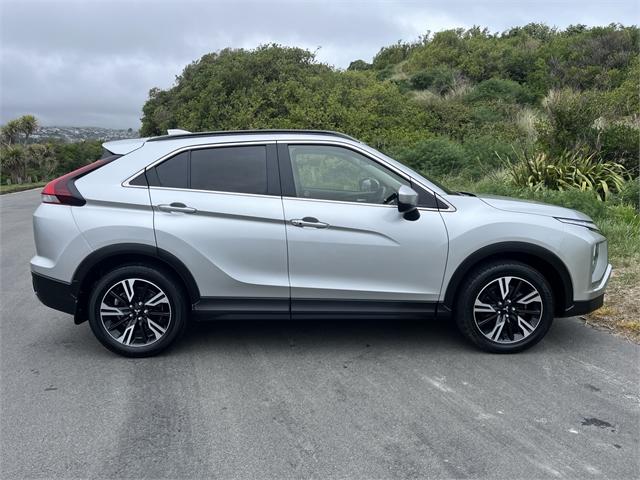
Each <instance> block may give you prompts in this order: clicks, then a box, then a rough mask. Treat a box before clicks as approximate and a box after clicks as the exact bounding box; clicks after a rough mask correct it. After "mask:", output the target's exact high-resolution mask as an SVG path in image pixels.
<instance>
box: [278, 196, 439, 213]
mask: <svg viewBox="0 0 640 480" xmlns="http://www.w3.org/2000/svg"><path fill="white" fill-rule="evenodd" d="M282 199H283V200H298V201H301V202H320V203H339V204H342V205H365V206H367V207H382V208H393V209H397V208H398V206H397V205H394V204H388V205H385V204H384V203H367V202H347V201H344V200H326V199H323V198H305V197H289V196H283V197H282ZM418 210H422V211H425V212H439V211H441V210H440V209H438V208H429V207H418Z"/></svg>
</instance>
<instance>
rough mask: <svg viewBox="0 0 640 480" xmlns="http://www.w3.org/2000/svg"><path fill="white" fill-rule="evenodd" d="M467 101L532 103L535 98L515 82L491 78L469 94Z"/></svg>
mask: <svg viewBox="0 0 640 480" xmlns="http://www.w3.org/2000/svg"><path fill="white" fill-rule="evenodd" d="M467 100H468V101H470V102H481V101H496V100H500V101H503V102H507V103H522V104H525V103H532V102H533V101H534V100H535V96H534V95H533V94H532V93H530V92H529V91H528V90H527V89H526V88H525V87H523V86H522V85H520V84H519V83H518V82H514V81H513V80H505V79H501V78H491V79H489V80H485V81H484V82H480V83H479V84H478V85H476V87H475V88H474V89H473V90H471V92H469V94H468V95H467Z"/></svg>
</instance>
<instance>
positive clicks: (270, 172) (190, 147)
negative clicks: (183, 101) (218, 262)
mask: <svg viewBox="0 0 640 480" xmlns="http://www.w3.org/2000/svg"><path fill="white" fill-rule="evenodd" d="M269 145H276V141H275V140H262V141H260V140H254V141H248V142H229V143H207V144H201V145H185V146H183V147H180V148H177V149H175V150H172V151H171V152H169V153H167V154H165V155H163V156H161V157H160V158H158V159H157V160H154V161H153V162H151V163H150V164H149V165H147V166H146V167H144V168H142V169H140V170H138V171H137V172H136V173H134V174H133V175H131V176H130V177H128V178H126V179H125V180H124V181H123V182H122V184H121V185H122V186H123V187H127V188H155V189H161V190H176V191H181V192H200V193H216V194H228V195H241V196H251V197H269V198H273V197H281V196H282V189H281V180H280V172H279V165H278V161H277V151H275V149H269ZM250 146H264V147H265V149H266V155H267V189H269V190H271V188H272V186H271V182H272V181H275V183H276V185H274V187H275V190H277V193H245V192H228V191H222V190H199V189H195V188H180V187H162V186H158V185H147V186H146V187H145V186H141V185H131V184H130V182H131V181H132V180H134V179H135V178H136V177H138V176H139V175H141V174H146V172H147V170H151V169H152V168H155V167H157V166H158V165H160V164H161V163H163V162H165V161H167V160H171V159H172V158H173V157H175V156H176V155H180V154H181V153H184V152H189V155H191V151H193V150H208V149H211V148H225V147H250ZM270 150H272V151H271V152H270ZM270 156H271V158H272V162H270V161H269V159H270ZM274 156H275V158H273V157H274ZM273 160H275V161H273ZM271 163H273V165H271ZM274 169H275V170H276V172H275V174H274V173H273V170H274ZM272 177H273V178H272Z"/></svg>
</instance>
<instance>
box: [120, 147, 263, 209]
mask: <svg viewBox="0 0 640 480" xmlns="http://www.w3.org/2000/svg"><path fill="white" fill-rule="evenodd" d="M274 143H276V141H275V140H262V141H260V140H248V141H246V142H229V143H203V144H201V145H186V146H184V147H179V148H176V149H175V150H172V151H171V152H169V153H167V154H165V155H163V156H162V157H160V158H159V159H157V160H155V161H153V162H152V163H150V164H149V165H147V166H146V167H144V168H142V169H140V170H138V171H137V172H136V173H134V174H133V175H131V176H130V177H127V178H126V179H125V180H123V181H122V183H121V184H120V185H122V186H123V187H127V188H151V187H143V186H140V185H131V184H130V183H129V182H131V181H132V180H133V179H134V178H136V177H137V176H138V175H140V174H141V173H142V172H146V171H147V170H149V169H151V168H153V167H155V166H156V165H158V164H160V163H162V162H164V161H165V160H169V158H171V157H173V156H175V155H178V154H180V153H182V152H186V151H188V150H202V149H205V148H223V147H238V146H249V145H265V146H266V145H272V144H274ZM158 188H169V187H158ZM174 190H194V189H192V188H181V189H174ZM202 191H205V192H210V191H213V190H202ZM227 193H234V192H227ZM265 196H268V197H273V195H265Z"/></svg>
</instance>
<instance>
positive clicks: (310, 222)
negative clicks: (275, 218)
mask: <svg viewBox="0 0 640 480" xmlns="http://www.w3.org/2000/svg"><path fill="white" fill-rule="evenodd" d="M291 225H293V226H294V227H311V228H327V227H328V226H329V224H328V223H324V222H321V221H319V220H318V219H317V218H315V217H304V218H303V219H299V218H294V219H293V220H291Z"/></svg>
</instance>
